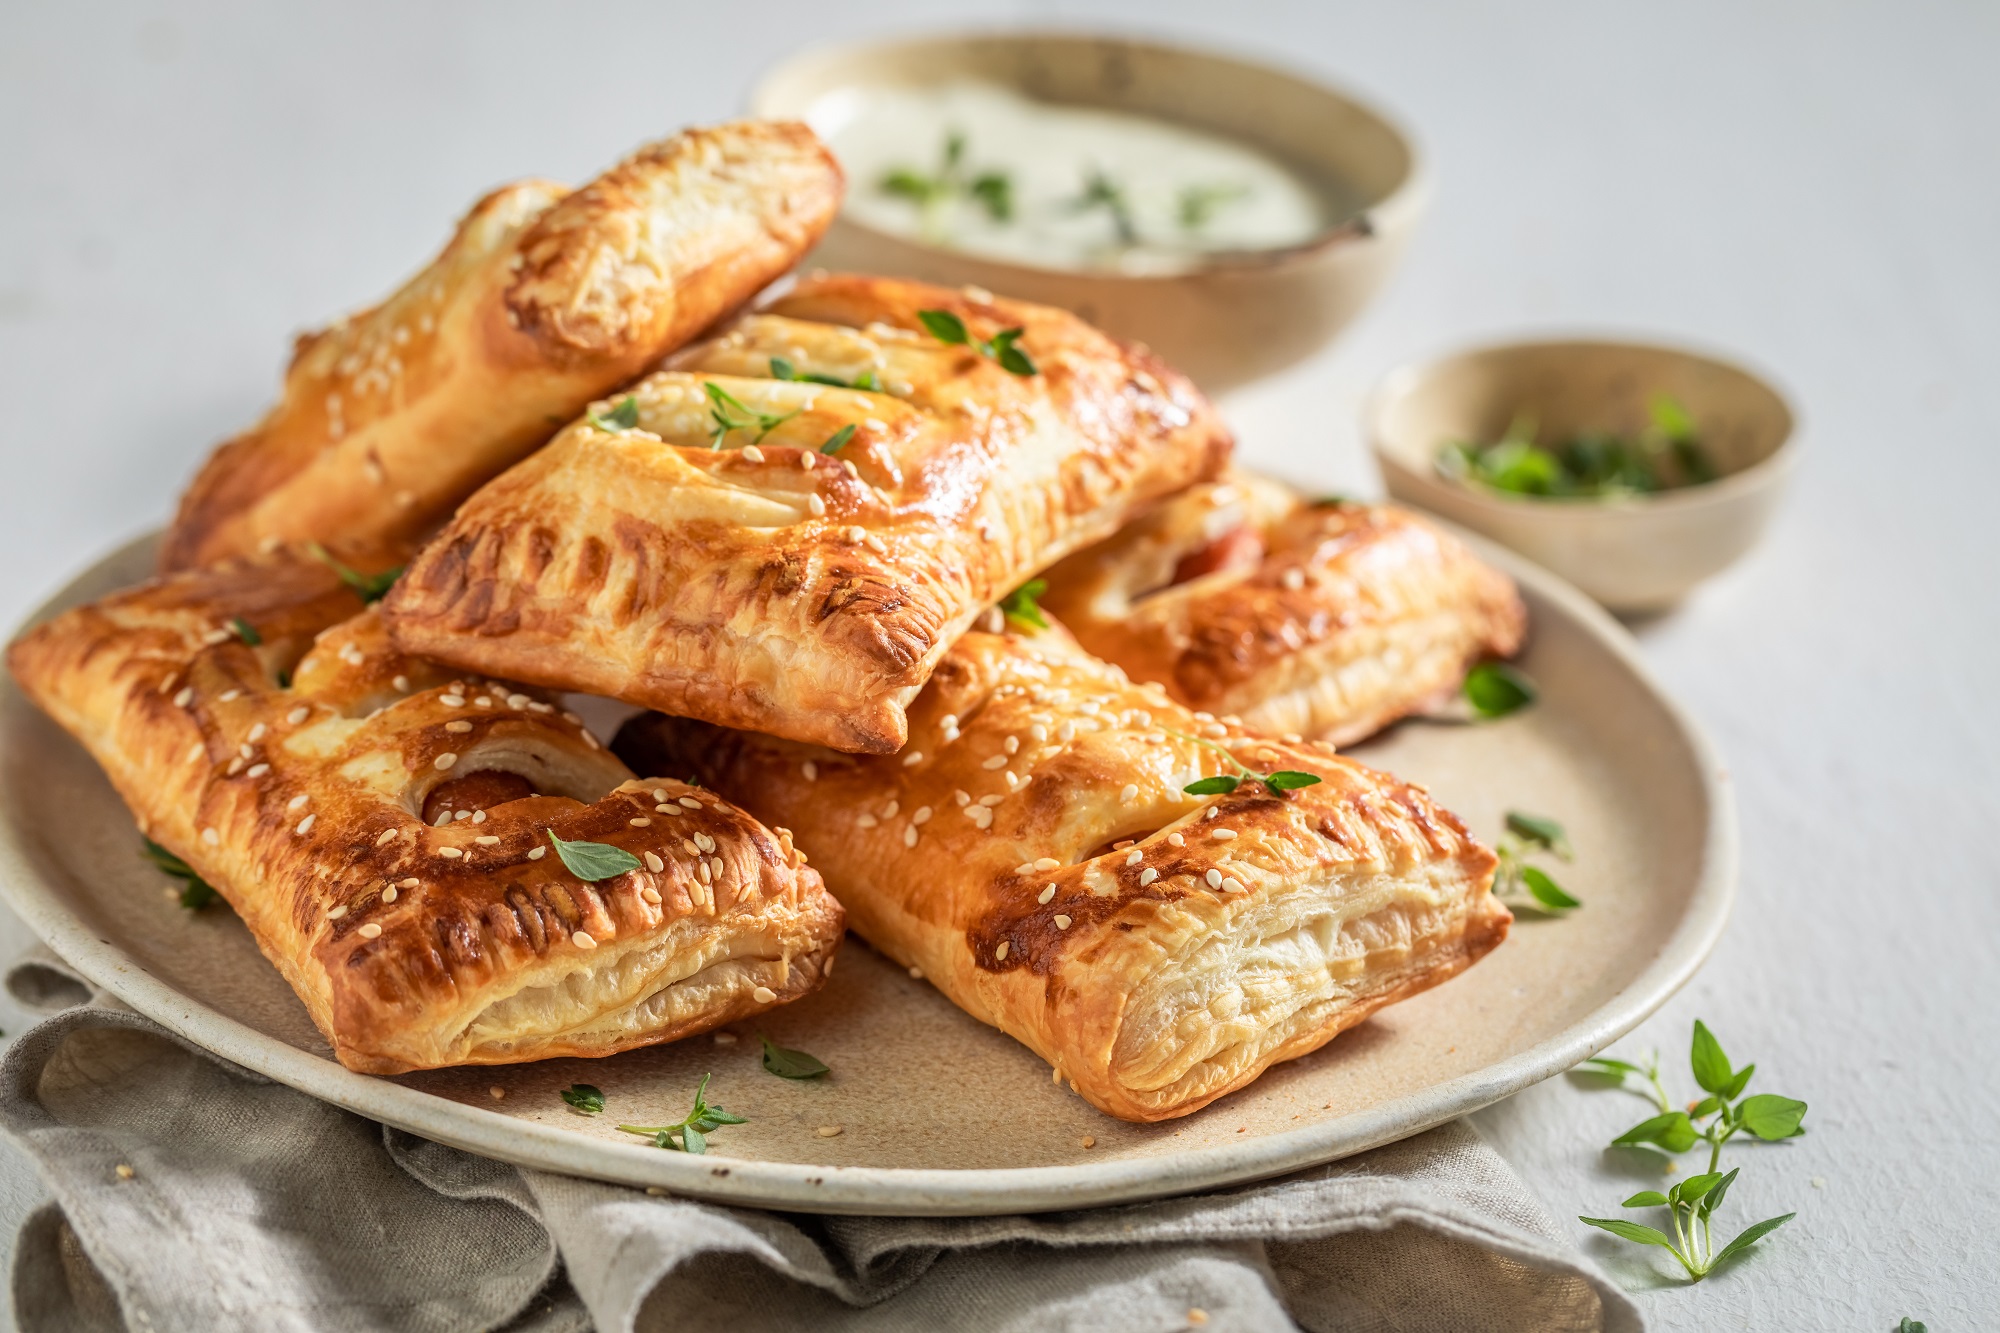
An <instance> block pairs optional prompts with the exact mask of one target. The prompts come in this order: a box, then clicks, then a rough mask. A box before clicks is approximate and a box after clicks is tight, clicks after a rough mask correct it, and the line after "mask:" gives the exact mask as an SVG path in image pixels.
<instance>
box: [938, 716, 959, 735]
mask: <svg viewBox="0 0 2000 1333" xmlns="http://www.w3.org/2000/svg"><path fill="white" fill-rule="evenodd" d="M938 726H940V727H942V728H943V729H944V730H946V731H956V730H957V729H958V714H957V713H946V714H945V715H944V716H943V717H941V718H939V719H938Z"/></svg>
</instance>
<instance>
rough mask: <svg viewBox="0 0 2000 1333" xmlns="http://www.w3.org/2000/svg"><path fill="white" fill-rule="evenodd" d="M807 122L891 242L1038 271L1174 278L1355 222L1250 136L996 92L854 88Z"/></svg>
mask: <svg viewBox="0 0 2000 1333" xmlns="http://www.w3.org/2000/svg"><path fill="white" fill-rule="evenodd" d="M809 119H810V120H811V121H812V123H813V127H814V128H815V129H817V130H818V131H819V132H820V133H821V134H822V135H823V136H825V137H826V138H827V140H828V141H829V142H830V143H831V144H832V145H833V148H834V151H835V153H837V154H838V155H839V157H840V159H841V162H842V164H843V165H844V166H845V167H846V169H847V172H848V176H849V179H850V180H852V181H853V182H854V188H852V189H851V190H850V192H849V194H848V198H847V209H848V212H849V214H850V215H851V216H853V217H854V218H855V219H856V220H857V221H860V222H863V223H865V224H867V225H869V226H872V227H875V228H877V229H878V230H881V231H886V232H889V233H892V234H894V235H899V236H905V237H909V238H911V239H914V240H921V241H924V242H927V243H929V244H932V245H942V246H948V247H950V248H952V249H955V250H960V251H963V252H965V253H967V254H976V255H981V256H984V257H986V258H990V259H998V260H1005V261H1009V262H1014V263H1025V264H1032V265H1035V266H1037V267H1040V268H1069V269H1086V270H1089V269H1094V270H1111V271H1114V272H1125V273H1159V272H1177V271H1184V270H1186V269H1190V268H1194V267H1198V266H1199V265H1200V264H1201V263H1202V262H1203V261H1204V260H1205V259H1207V258H1208V257H1210V256H1213V255H1216V254H1221V253H1228V252H1241V251H1259V250H1274V249H1283V248H1286V247H1289V246H1294V245H1299V244H1302V243H1304V242H1306V241H1309V240H1311V239H1312V238H1313V237H1315V236H1318V235H1320V234H1322V233H1323V232H1325V231H1326V230H1327V229H1328V228H1329V227H1330V226H1331V225H1333V224H1334V223H1335V222H1337V221H1340V220H1343V219H1344V218H1345V217H1346V215H1348V214H1349V213H1351V212H1352V211H1353V210H1352V209H1351V208H1349V207H1346V206H1344V205H1343V204H1341V203H1340V201H1336V200H1334V199H1332V198H1330V197H1329V195H1328V193H1327V190H1326V189H1325V188H1324V187H1315V186H1314V185H1313V184H1311V183H1309V182H1308V181H1306V180H1305V179H1303V178H1301V177H1300V176H1299V175H1298V174H1297V173H1295V172H1293V171H1292V170H1291V169H1290V168H1288V167H1286V166H1284V165H1283V164H1282V163H1280V162H1278V161H1277V160H1276V159H1275V158H1272V157H1270V156H1269V155H1267V154H1265V153H1263V152H1261V151H1259V150H1257V149H1256V148H1253V147H1251V146H1250V145H1248V144H1245V143H1242V142H1239V141H1237V140H1233V139H1228V138H1224V137H1221V136H1219V135H1213V134H1208V133H1204V132H1202V131H1200V130H1195V129H1190V128H1188V127H1186V126H1183V125H1176V124H1173V123H1171V122H1169V121H1165V120H1156V119H1153V118H1151V117H1147V116H1139V115H1131V114H1127V113H1124V112H1117V111H1105V110H1100V109H1097V108H1092V107H1080V106H1060V105H1055V104H1052V103H1045V102H1036V101H1032V100H1030V99H1028V98H1025V97H1022V96H1020V95H1019V94H1017V93H1013V92H1010V91H1008V90H1006V89H1003V88H999V87H995V86H992V85H988V84H979V83H949V84H941V85H937V86H933V87H926V88H868V89H863V88H848V89H842V90H840V91H838V92H835V93H832V94H829V95H828V96H827V97H825V98H822V99H821V101H820V103H819V104H818V105H817V106H815V107H814V108H813V110H812V113H811V115H810V116H809Z"/></svg>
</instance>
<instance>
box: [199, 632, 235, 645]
mask: <svg viewBox="0 0 2000 1333" xmlns="http://www.w3.org/2000/svg"><path fill="white" fill-rule="evenodd" d="M201 641H202V642H203V643H207V644H216V643H227V642H229V631H228V630H226V629H212V630H210V631H209V632H208V633H206V634H204V635H202V636H201Z"/></svg>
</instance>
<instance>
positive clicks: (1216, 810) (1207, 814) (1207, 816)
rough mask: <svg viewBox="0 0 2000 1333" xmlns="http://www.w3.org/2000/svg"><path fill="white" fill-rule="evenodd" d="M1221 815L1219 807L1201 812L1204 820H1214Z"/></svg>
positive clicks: (1212, 807) (1211, 807)
mask: <svg viewBox="0 0 2000 1333" xmlns="http://www.w3.org/2000/svg"><path fill="white" fill-rule="evenodd" d="M1221 813H1222V811H1221V809H1220V808H1219V807H1217V806H1213V805H1211V806H1210V807H1208V809H1206V810H1204V811H1202V812H1201V817H1202V818H1203V819H1213V818H1215V817H1216V816H1217V815H1219V814H1221Z"/></svg>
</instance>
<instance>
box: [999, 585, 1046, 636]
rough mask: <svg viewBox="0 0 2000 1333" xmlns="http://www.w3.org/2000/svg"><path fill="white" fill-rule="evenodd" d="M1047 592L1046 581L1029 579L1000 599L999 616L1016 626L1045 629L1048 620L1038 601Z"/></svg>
mask: <svg viewBox="0 0 2000 1333" xmlns="http://www.w3.org/2000/svg"><path fill="white" fill-rule="evenodd" d="M1048 590H1049V581H1048V580H1047V579H1029V580H1028V581H1027V582H1026V583H1023V584H1022V585H1021V586H1020V587H1018V588H1016V589H1014V591H1012V592H1010V593H1008V594H1007V595H1006V596H1005V597H1003V598H1001V599H1000V614H1001V615H1003V616H1005V617H1007V619H1009V620H1012V621H1014V622H1016V623H1018V624H1022V625H1027V626H1030V627H1031V628H1034V629H1047V628H1048V627H1049V618H1048V615H1047V614H1046V613H1045V612H1043V610H1042V604H1041V602H1040V601H1039V600H1038V599H1039V598H1040V597H1041V595H1042V594H1043V593H1045V592H1047V591H1048Z"/></svg>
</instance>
